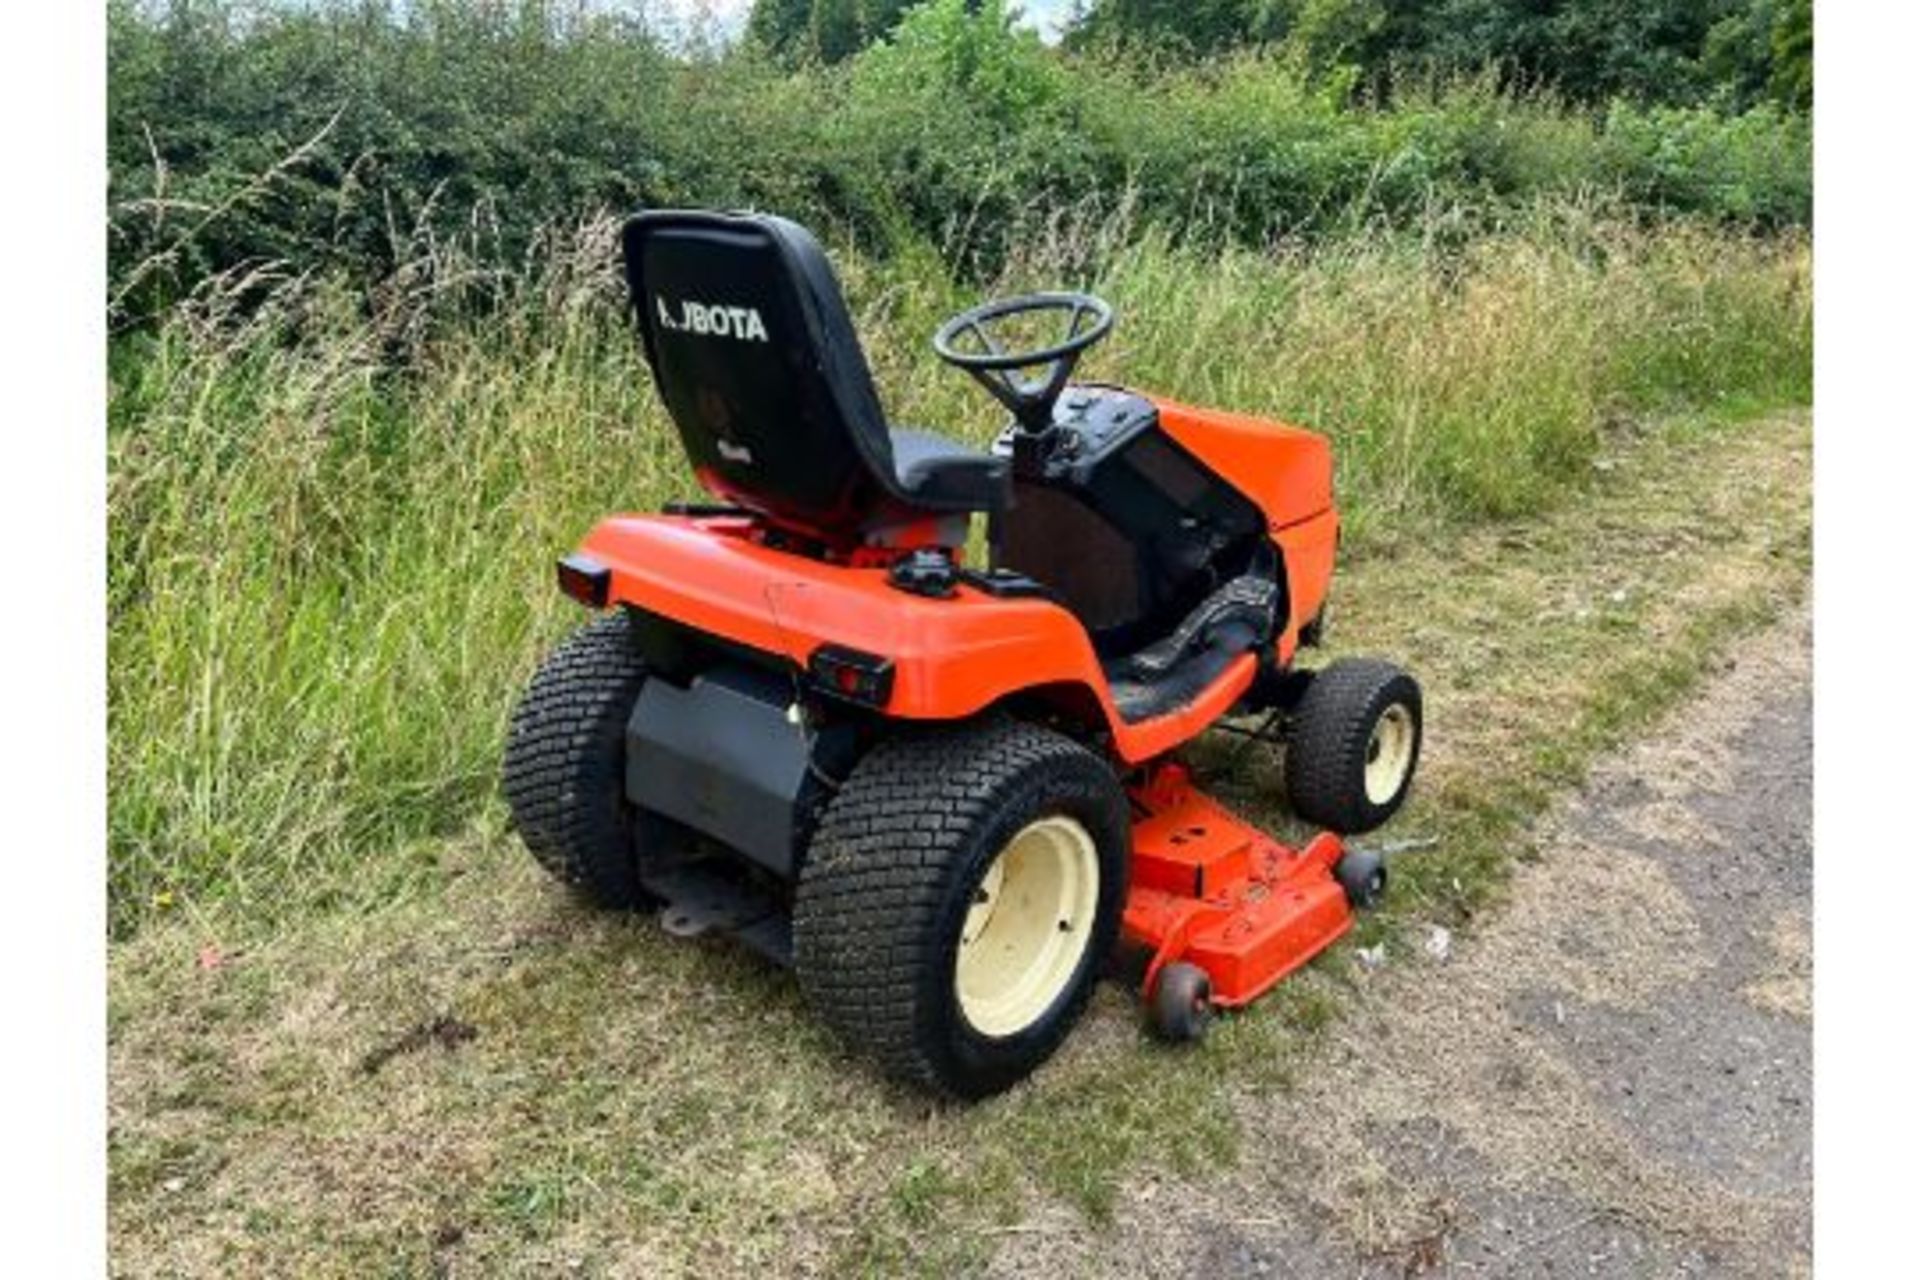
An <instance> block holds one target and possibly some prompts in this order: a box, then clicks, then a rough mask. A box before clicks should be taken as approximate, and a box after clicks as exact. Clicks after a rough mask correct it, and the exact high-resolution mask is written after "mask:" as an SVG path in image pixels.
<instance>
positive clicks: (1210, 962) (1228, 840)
mask: <svg viewBox="0 0 1920 1280" xmlns="http://www.w3.org/2000/svg"><path fill="white" fill-rule="evenodd" d="M1129 796H1130V798H1131V799H1132V801H1133V804H1134V807H1135V812H1136V815H1137V816H1136V818H1135V821H1134V826H1133V862H1132V877H1131V884H1130V887H1129V889H1128V891H1127V903H1126V909H1125V913H1124V915H1123V916H1122V918H1121V926H1120V927H1121V944H1122V947H1123V948H1124V949H1126V950H1129V951H1132V952H1134V953H1136V954H1137V955H1144V956H1145V957H1146V967H1145V971H1144V973H1143V974H1142V976H1141V981H1140V990H1141V992H1142V994H1143V995H1146V996H1148V997H1149V998H1151V996H1152V994H1153V991H1154V987H1155V984H1156V983H1157V982H1158V981H1159V977H1160V974H1161V972H1162V970H1164V969H1165V968H1166V967H1167V966H1168V965H1170V964H1174V963H1178V962H1184V963H1187V964H1191V965H1195V966H1198V967H1199V968H1200V969H1203V970H1204V971H1205V972H1206V974H1207V976H1208V978H1210V979H1211V981H1212V992H1211V997H1210V1003H1211V1004H1213V1005H1215V1006H1218V1007H1221V1008H1236V1007H1238V1006H1240V1005H1244V1004H1247V1003H1249V1002H1251V1001H1253V1000H1254V999H1256V998H1258V997H1259V996H1261V995H1262V994H1264V993H1265V992H1266V991H1268V990H1269V989H1270V988H1272V987H1273V986H1274V985H1275V984H1276V983H1278V982H1279V981H1280V980H1281V979H1282V978H1284V977H1286V976H1287V975H1288V974H1290V973H1292V972H1293V971H1294V970H1296V969H1298V968H1299V967H1300V966H1301V965H1303V964H1305V963H1307V961H1309V960H1311V959H1313V957H1314V956H1316V955H1318V954H1320V952H1322V951H1324V950H1326V948H1327V947H1329V946H1331V945H1332V944H1333V943H1334V942H1336V941H1338V940H1339V938H1340V937H1341V935H1343V934H1345V933H1346V931H1347V930H1348V929H1349V928H1350V927H1351V926H1352V924H1353V911H1352V908H1351V907H1350V906H1349V904H1348V901H1347V896H1346V893H1345V891H1344V890H1343V889H1342V888H1341V887H1340V884H1339V881H1338V880H1336V879H1335V878H1334V874H1333V867H1334V864H1335V863H1336V862H1338V861H1339V860H1340V856H1341V854H1342V853H1343V852H1344V846H1343V845H1342V843H1341V840H1340V837H1338V836H1337V835H1334V834H1333V833H1332V832H1321V833H1320V834H1319V835H1316V836H1315V837H1314V838H1313V839H1312V840H1310V841H1308V842H1307V844H1306V846H1305V847H1304V848H1300V849H1295V848H1292V847H1291V846H1288V845H1284V844H1281V843H1280V842H1279V841H1277V840H1274V839H1273V838H1272V837H1270V836H1268V835H1266V834H1265V833H1264V832H1262V831H1260V830H1259V829H1258V828H1255V827H1252V826H1249V825H1248V824H1247V823H1245V822H1243V821H1241V820H1240V819H1239V818H1237V817H1235V816H1234V814H1233V813H1232V812H1230V811H1229V810H1228V809H1227V808H1226V807H1225V806H1223V805H1221V804H1220V803H1219V802H1218V801H1215V800H1213V799H1211V798H1210V797H1208V796H1207V795H1206V794H1205V793H1203V792H1201V791H1200V790H1199V789H1197V788H1196V787H1195V786H1194V785H1193V780H1192V778H1191V776H1190V775H1189V774H1188V772H1187V770H1186V769H1185V768H1183V767H1182V766H1180V765H1178V764H1172V763H1168V764H1163V765H1160V766H1159V767H1157V768H1155V769H1153V770H1151V771H1150V772H1149V773H1148V774H1147V776H1146V778H1145V779H1144V781H1142V782H1140V783H1139V784H1137V785H1135V786H1133V787H1131V788H1129Z"/></svg>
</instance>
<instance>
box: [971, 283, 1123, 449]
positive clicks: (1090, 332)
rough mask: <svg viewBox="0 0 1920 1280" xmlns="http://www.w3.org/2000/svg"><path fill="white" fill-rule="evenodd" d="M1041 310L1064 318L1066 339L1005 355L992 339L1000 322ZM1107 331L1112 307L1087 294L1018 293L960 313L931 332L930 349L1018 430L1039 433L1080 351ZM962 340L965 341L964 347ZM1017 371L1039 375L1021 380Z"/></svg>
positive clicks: (1051, 412)
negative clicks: (1002, 409)
mask: <svg viewBox="0 0 1920 1280" xmlns="http://www.w3.org/2000/svg"><path fill="white" fill-rule="evenodd" d="M1046 311H1057V312H1060V313H1062V314H1064V315H1065V316H1066V317H1067V323H1066V336H1065V337H1063V338H1061V339H1060V341H1058V342H1056V343H1054V344H1053V345H1052V346H1048V347H1033V348H1030V349H1027V350H1024V351H1010V350H1008V349H1007V348H1005V347H1003V346H1001V345H1000V343H999V341H998V340H997V339H996V338H995V337H994V327H995V326H996V325H997V324H998V323H999V322H1000V321H1003V320H1006V319H1008V318H1010V317H1013V316H1024V315H1034V314H1038V313H1041V312H1046ZM1111 328H1113V308H1112V307H1110V306H1108V305H1107V303H1106V302H1105V301H1104V300H1103V299H1100V298H1096V297H1095V296H1094V295H1092V294H1090V293H1024V294H1021V295H1019V296H1018V297H1013V298H995V299H994V300H993V301H991V302H983V303H981V304H980V305H979V306H977V307H974V308H972V309H971V310H968V311H962V312H961V313H960V314H959V315H957V316H955V317H954V318H953V319H951V320H949V321H947V322H946V323H945V324H943V325H941V326H940V328H939V330H938V331H936V332H935V333H934V335H933V349H934V351H935V352H937V353H938V354H939V356H940V358H941V359H942V360H945V361H946V362H947V363H948V364H951V365H954V366H956V367H958V368H961V369H965V370H966V371H967V372H968V373H970V374H972V375H973V377H974V379H975V380H976V381H978V382H979V383H980V385H981V386H983V387H985V388H986V389H987V390H988V391H989V392H991V393H992V394H993V397H994V399H996V400H998V401H999V402H1000V403H1001V404H1003V405H1005V406H1007V408H1008V410H1009V411H1011V412H1012V414H1013V416H1014V419H1015V420H1016V421H1017V422H1019V424H1020V425H1021V426H1022V427H1023V428H1025V429H1026V430H1028V431H1044V430H1046V428H1047V427H1048V426H1049V425H1050V424H1051V423H1052V422H1053V402H1054V401H1055V400H1058V399H1059V398H1060V393H1061V391H1063V390H1065V389H1066V385H1067V379H1068V378H1069V377H1071V376H1072V375H1073V367H1074V365H1076V364H1078V363H1079V362H1080V356H1081V353H1082V352H1084V351H1085V350H1086V349H1087V348H1088V347H1091V346H1092V345H1093V344H1094V343H1096V342H1098V341H1100V339H1102V338H1104V337H1106V336H1107V330H1109V329H1111ZM963 338H964V339H968V340H970V341H969V342H968V344H967V346H965V347H963V346H962V345H961V342H962V339H963ZM1023 369H1038V370H1039V372H1038V373H1037V374H1035V375H1033V376H1031V377H1021V376H1019V374H1020V371H1021V370H1023Z"/></svg>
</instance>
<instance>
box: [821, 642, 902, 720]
mask: <svg viewBox="0 0 1920 1280" xmlns="http://www.w3.org/2000/svg"><path fill="white" fill-rule="evenodd" d="M807 670H808V672H809V673H810V674H811V675H812V677H813V684H814V687H815V688H816V689H818V690H819V691H820V692H822V693H825V694H829V695H831V696H833V697H836V698H840V699H843V700H844V701H847V702H857V703H860V704H861V705H863V706H868V707H884V706H886V705H887V699H889V698H891V697H892V696H893V663H892V662H891V661H889V660H888V659H886V658H881V657H877V656H875V655H874V654H871V653H862V652H861V651H860V650H858V649H849V648H846V647H845V646H843V645H837V644H827V645H821V646H820V647H819V648H818V649H815V650H814V651H813V657H811V658H810V659H808V660H807Z"/></svg>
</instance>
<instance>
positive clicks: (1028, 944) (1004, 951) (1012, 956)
mask: <svg viewBox="0 0 1920 1280" xmlns="http://www.w3.org/2000/svg"><path fill="white" fill-rule="evenodd" d="M1099 901H1100V860H1099V857H1098V856H1097V854H1096V853H1095V851H1094V845H1093V837H1092V836H1090V835H1088V834H1087V829H1086V828H1085V827H1083V826H1081V825H1080V824H1079V823H1078V822H1076V821H1074V820H1073V819H1072V818H1065V817H1051V818H1041V819H1040V820H1039V821H1037V822H1032V823H1029V824H1028V825H1027V826H1025V827H1023V828H1021V830H1020V832H1019V834H1017V835H1015V836H1014V837H1013V839H1011V840H1009V841H1008V842H1007V844H1006V846H1005V847H1004V848H1002V849H1001V850H1000V852H999V853H998V854H996V855H995V856H994V859H993V861H992V862H990V863H988V864H987V870H986V873H985V874H984V875H983V876H981V878H980V884H979V886H978V887H977V888H976V889H975V890H974V895H973V905H972V906H971V907H970V908H968V910H967V917H966V919H965V920H964V921H963V922H962V923H961V926H960V948H959V951H958V954H957V955H956V956H955V958H954V966H953V988H954V993H955V994H956V995H957V996H958V997H959V1001H960V1011H961V1013H963V1014H964V1015H965V1016H966V1019H967V1022H968V1023H969V1024H970V1025H971V1026H972V1027H973V1029H974V1030H975V1031H978V1032H979V1033H980V1034H982V1035H986V1036H1010V1035H1014V1034H1017V1033H1018V1032H1021V1031H1024V1030H1026V1029H1027V1028H1028V1027H1030V1026H1032V1025H1033V1024H1034V1022H1035V1021H1036V1020H1038V1019H1039V1017H1040V1016H1041V1015H1042V1014H1044V1013H1045V1012H1046V1011H1047V1010H1048V1009H1049V1008H1051V1007H1052V1006H1053V1002H1054V1001H1055V1000H1057V999H1059V998H1060V993H1061V992H1062V991H1064V990H1066V988H1067V984H1068V983H1070V982H1071V981H1072V980H1073V975H1074V972H1075V970H1077V969H1078V968H1079V967H1080V960H1081V957H1083V956H1084V955H1086V952H1087V947H1088V945H1089V944H1090V943H1091V942H1092V940H1093V917H1094V912H1095V911H1096V910H1097V909H1098V905H1099Z"/></svg>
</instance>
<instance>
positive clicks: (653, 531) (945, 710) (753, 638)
mask: <svg viewBox="0 0 1920 1280" xmlns="http://www.w3.org/2000/svg"><path fill="white" fill-rule="evenodd" d="M750 529H751V526H750V525H749V524H748V522H746V521H744V520H740V519H736V518H729V517H711V516H708V517H701V516H644V515H627V516H614V517H611V518H609V519H607V520H605V521H602V522H601V523H600V524H599V525H598V526H597V527H596V528H595V529H594V530H593V531H592V532H591V533H590V534H588V535H587V537H586V539H585V541H583V542H582V543H581V546H580V554H581V555H583V556H586V557H588V558H589V559H590V560H592V561H594V562H597V563H598V564H599V565H601V566H604V567H605V568H606V569H607V571H608V577H609V581H608V588H607V596H606V599H607V603H608V604H609V605H620V604H625V605H632V606H635V607H638V608H641V609H646V610H649V611H651V612H653V613H657V614H659V615H661V616H663V617H666V618H670V619H673V620H674V621H676V622H679V623H682V624H683V625H686V626H688V627H691V628H694V629H696V630H698V631H702V632H705V633H708V634H711V635H714V636H718V637H720V638H722V639H724V640H728V641H731V642H733V643H735V644H739V645H744V646H747V647H748V648H751V649H754V650H757V651H759V652H762V653H766V654H770V655H773V656H775V657H777V658H783V659H785V660H786V661H788V662H790V663H792V664H793V666H794V667H796V668H797V669H800V670H806V669H807V668H808V664H809V662H810V660H811V659H812V657H813V655H814V653H815V651H816V650H818V649H820V648H821V647H822V646H823V645H835V646H840V647H842V648H847V649H853V650H857V651H859V652H860V653H863V654H870V655H873V656H874V657H876V658H880V659H883V660H885V661H886V662H889V663H891V664H892V672H893V680H892V687H891V690H890V691H889V694H888V697H887V700H886V702H885V703H884V704H883V705H881V706H879V707H878V708H876V709H877V710H879V711H880V712H882V713H883V714H885V715H887V716H891V717H895V718H899V719H905V720H929V721H938V720H959V719H964V718H965V717H968V716H972V715H976V714H978V713H979V712H981V711H984V710H986V709H987V708H988V707H991V706H993V705H995V704H997V703H1003V702H1006V701H1008V700H1009V699H1012V698H1015V697H1017V696H1022V695H1027V696H1040V697H1045V698H1047V699H1048V700H1049V701H1050V702H1052V703H1053V704H1054V705H1056V706H1058V707H1060V708H1061V709H1062V710H1063V711H1066V712H1068V713H1070V714H1078V715H1082V716H1090V715H1092V714H1093V713H1094V712H1095V711H1097V713H1098V718H1097V720H1094V721H1093V722H1092V723H1091V724H1089V728H1090V729H1093V730H1095V731H1096V732H1104V734H1105V735H1106V736H1107V738H1108V739H1109V740H1110V741H1111V742H1112V744H1113V751H1114V754H1115V755H1117V756H1118V757H1119V759H1120V760H1121V762H1123V763H1125V764H1137V763H1140V762H1142V761H1145V760H1148V759H1151V758H1153V757H1154V756H1157V755H1160V754H1163V753H1164V752H1166V751H1168V750H1170V749H1171V748H1173V747H1175V746H1178V745H1179V744H1180V743H1182V742H1185V741H1187V740H1188V739H1190V738H1192V737H1194V736H1196V735H1198V734H1199V733H1201V732H1202V731H1204V730H1205V729H1206V728H1207V727H1208V726H1209V725H1211V724H1212V723H1213V722H1214V721H1215V720H1217V719H1218V718H1219V717H1220V716H1221V715H1223V714H1225V713H1226V711H1227V710H1228V709H1229V708H1230V707H1231V706H1232V705H1233V703H1234V702H1235V701H1237V700H1238V699H1239V697H1240V695H1241V694H1242V693H1244V692H1245V691H1246V689H1247V687H1248V686H1249V685H1250V684H1251V683H1252V681H1253V677H1254V670H1255V666H1256V659H1255V657H1254V655H1252V654H1247V655H1245V656H1244V657H1242V658H1240V659H1237V660H1236V661H1235V662H1234V663H1233V664H1232V665H1231V666H1229V667H1228V668H1227V670H1226V671H1225V672H1224V673H1222V675H1221V677H1220V678H1219V679H1218V680H1216V681H1215V682H1214V684H1213V685H1212V686H1210V687H1209V688H1208V689H1207V690H1206V691H1205V692H1203V693H1202V694H1201V695H1200V696H1199V697H1198V698H1196V699H1194V700H1193V701H1192V702H1190V703H1188V704H1187V705H1186V706H1184V707H1182V708H1180V709H1179V710H1177V711H1174V712H1172V713H1169V714H1168V715H1164V716H1159V717H1155V718H1154V719H1151V720H1144V721H1140V722H1138V723H1136V724H1127V723H1126V722H1125V721H1123V720H1122V719H1121V718H1120V715H1119V713H1118V712H1117V711H1116V710H1115V708H1114V705H1113V700H1112V698H1111V696H1110V695H1109V693H1108V690H1107V682H1106V677H1105V675H1104V674H1103V673H1102V671H1101V669H1100V662H1099V659H1098V657H1097V655H1096V654H1095V653H1094V650H1093V645H1092V642H1091V641H1090V640H1089V639H1088V637H1087V633H1086V629H1085V628H1084V627H1083V626H1081V624H1080V622H1079V620H1078V619H1076V618H1075V617H1074V616H1073V615H1072V614H1070V613H1069V612H1067V610H1065V609H1064V608H1062V607H1061V606H1059V605H1057V604H1055V603H1053V602H1052V601H1050V600H1045V599H1037V598H1031V597H1028V598H1003V597H996V596H993V595H989V594H987V593H986V592H983V591H978V590H975V589H974V588H972V587H969V586H964V585H963V586H961V587H960V588H959V589H958V592H957V594H956V595H955V596H953V597H952V598H949V599H928V598H925V597H922V596H916V595H912V594H909V593H907V592H904V591H900V590H897V589H896V588H894V587H892V586H890V585H888V583H887V575H886V570H884V569H878V568H856V567H852V566H847V565H838V564H829V563H826V562H823V561H819V560H813V559H809V558H807V557H804V556H798V555H794V554H791V553H788V552H782V551H777V550H773V549H771V548H768V547H765V546H762V545H761V544H759V543H758V542H756V541H753V540H752V539H751V538H749V537H748V536H747V534H748V532H749V531H750Z"/></svg>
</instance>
